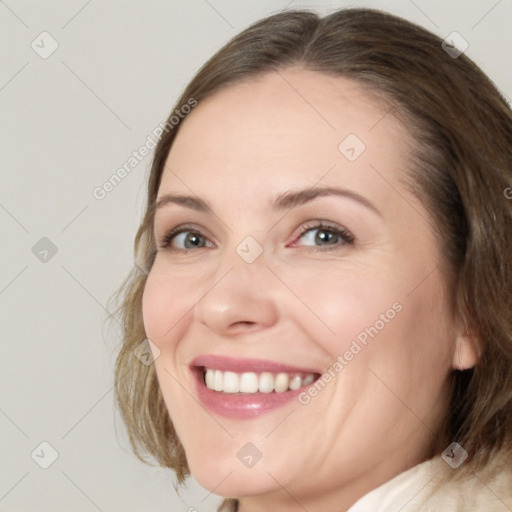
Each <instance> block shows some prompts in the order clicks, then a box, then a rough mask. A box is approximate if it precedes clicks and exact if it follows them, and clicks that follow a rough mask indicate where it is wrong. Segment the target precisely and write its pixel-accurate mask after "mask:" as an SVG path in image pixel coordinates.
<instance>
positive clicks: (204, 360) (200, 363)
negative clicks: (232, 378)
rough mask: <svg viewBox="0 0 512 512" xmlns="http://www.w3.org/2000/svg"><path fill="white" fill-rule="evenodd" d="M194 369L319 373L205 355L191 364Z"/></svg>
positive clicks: (271, 362)
mask: <svg viewBox="0 0 512 512" xmlns="http://www.w3.org/2000/svg"><path fill="white" fill-rule="evenodd" d="M190 365H191V366H193V367H205V368H211V369H215V370H221V371H231V372H235V373H244V372H255V373H261V372H271V373H280V372H283V373H319V372H318V371H317V370H312V369H311V368H301V367H298V366H291V365H288V364H283V363H278V362H276V361H270V360H267V359H253V358H240V359H239V358H234V357H228V356H219V355H215V354H205V355H202V356H199V357H196V358H195V359H194V360H193V361H192V362H191V363H190Z"/></svg>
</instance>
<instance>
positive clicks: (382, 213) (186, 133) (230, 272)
mask: <svg viewBox="0 0 512 512" xmlns="http://www.w3.org/2000/svg"><path fill="white" fill-rule="evenodd" d="M406 143H409V144H412V141H411V140H410V135H409V133H408V132H407V130H406V129H405V128H404V127H403V126H402V125H401V124H400V123H399V122H398V121H397V119H396V118H394V117H393V115H392V113H390V112H389V109H387V108H386V107H385V106H378V105H377V104H376V102H375V100H374V99H372V98H371V97H370V96H369V95H368V94H367V93H365V92H364V91H363V89H362V88H361V87H360V86H359V85H357V84H356V83H354V82H352V81H349V80H346V79H342V78H334V77H329V76H326V75H323V74H319V73H315V72H309V71H304V70H301V69H290V70H286V71H281V72H280V73H270V74H267V75H265V76H264V77H260V78H258V79H251V80H250V81H248V82H246V83H241V84H236V85H233V86H230V87H228V88H226V89H224V90H222V91H221V92H218V93H216V94H215V95H213V96H212V97H210V98H209V99H207V100H205V101H203V102H200V104H199V105H198V106H197V107H196V108H195V109H194V110H193V112H192V113H191V114H190V115H189V116H188V118H187V119H186V121H185V122H184V123H183V124H182V126H181V128H180V132H179V135H178V136H177V138H176V140H175V143H174V145H173V147H172V150H171V151H170V154H169V156H168V159H167V163H166V168H165V171H164V173H163V177H162V182H161V186H160V190H159V194H158V199H159V200H160V205H159V208H158V210H157V213H156V217H155V234H156V238H157V241H158V243H159V245H160V246H161V247H160V248H159V249H158V253H157V256H156V260H155V262H154V265H153V267H152V269H151V272H150V274H149V277H148V280H147V284H146V288H145V292H144V300H143V315H144V324H145V328H146V333H147V336H148V337H149V338H150V339H151V340H152V342H153V343H154V345H155V346H156V347H158V350H159V351H160V353H159V356H158V357H157V358H156V360H155V365H156V371H157V375H158V380H159V383H160V387H161V390H162V394H163V397H164V399H165V402H166V405H167V408H168V410H169V412H170V416H171V419H172V422H173V424H174V426H175V428H176V431H177V433H178V436H179V438H180V440H181V442H182V443H183V446H184V448H185V452H186V455H187V460H188V463H189V466H190V469H191V471H192V474H193V475H194V476H195V477H196V479H197V480H198V481H199V482H200V483H201V484H202V485H203V486H204V487H206V488H207V489H209V490H212V491H214V492H215V493H216V494H220V495H223V496H231V497H240V496H245V497H253V498H249V499H246V500H245V503H246V505H247V506H248V505H249V504H250V502H251V500H252V499H254V497H256V496H257V497H258V499H260V500H272V499H275V500H279V499H281V498H282V502H281V503H282V504H283V507H284V503H285V502H286V500H288V501H292V498H290V496H291V497H293V500H296V501H297V502H299V503H301V505H302V506H304V507H305V508H306V509H307V508H308V507H307V504H308V503H309V504H310V505H311V504H312V503H313V501H315V502H318V503H320V502H322V503H324V504H326V505H328V504H329V503H331V502H332V503H337V504H338V506H340V507H341V505H342V504H344V503H345V504H347V506H348V505H350V504H351V503H353V502H354V501H355V499H357V498H358V497H359V496H361V495H362V494H364V493H365V492H367V491H369V490H370V489H372V488H374V487H376V486H377V485H379V484H380V483H382V482H384V481H386V480H387V479H389V478H390V477H392V476H394V475H395V474H397V473H399V472H400V471H402V470H404V469H407V468H409V467H411V466H412V465H414V464H416V463H418V462H420V461H421V459H422V458H424V457H426V456H427V455H428V449H429V439H430V437H431V436H432V434H433V432H435V431H436V429H437V428H438V426H439V423H440V421H441V419H442V417H443V416H444V415H445V414H446V410H447V397H448V395H449V389H448V387H447V377H448V374H449V373H450V371H451V367H452V360H453V357H454V351H455V340H456V334H455V326H454V325H453V322H452V319H451V317H450V313H449V308H448V301H447V297H446V295H447V294H446V289H445V287H444V279H443V276H442V275H441V273H440V267H439V263H440V252H439V250H438V247H437V245H436V242H435V238H434V235H433V228H432V225H431V223H432V221H431V219H430V217H429V215H428V214H427V212H426V211H425V209H424V208H423V207H422V205H421V203H420V202H419V201H418V200H417V199H416V198H415V197H414V196H413V195H411V194H410V193H409V192H408V190H407V189H406V188H405V186H404V185H403V184H402V183H401V181H400V174H401V173H403V171H404V169H405V166H406V163H405V162H406ZM180 227H182V228H183V230H182V232H180V233H179V234H175V235H172V234H171V235H170V236H167V235H168V234H169V232H170V230H172V229H174V228H180ZM166 237H167V241H166V242H165V243H164V239H165V238H166ZM164 246H165V247H164ZM155 352H156V350H155ZM206 370H208V374H209V375H208V378H207V380H208V382H209V387H212V388H214V389H208V388H207V387H206V385H205V383H204V374H205V373H206ZM278 375H279V376H278ZM319 377H320V378H319ZM311 379H316V380H315V383H314V384H309V385H308V382H309V381H311ZM240 386H242V391H244V392H243V393H241V392H240V391H239V390H240ZM290 386H291V388H292V389H290ZM276 387H277V391H276ZM297 387H298V389H297ZM215 389H217V390H215ZM256 389H261V391H257V392H255V391H256ZM237 391H238V392H237ZM342 490H343V493H341V491H342ZM318 500H320V501H318ZM269 502H270V501H269ZM274 503H275V502H274ZM293 503H294V506H297V505H296V503H295V502H294V501H293ZM291 509H293V508H291ZM340 509H341V508H340ZM280 510H281V509H280ZM282 510H287V509H286V508H282Z"/></svg>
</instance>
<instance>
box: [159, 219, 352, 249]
mask: <svg viewBox="0 0 512 512" xmlns="http://www.w3.org/2000/svg"><path fill="white" fill-rule="evenodd" d="M315 230H318V231H327V232H329V233H331V234H333V235H335V236H338V237H339V238H340V239H341V242H340V243H337V244H335V245H333V246H329V245H327V246H321V245H317V246H311V245H309V246H304V247H306V248H307V249H308V250H312V251H315V250H321V251H333V250H336V249H340V248H341V247H343V246H345V245H352V244H353V243H354V240H355V238H354V236H353V235H352V234H351V233H350V232H349V231H348V230H346V229H345V228H342V227H341V226H337V225H332V224H330V223H326V222H324V221H315V222H314V223H311V224H309V223H308V224H305V225H304V226H302V229H301V231H300V233H299V235H298V236H297V237H296V241H297V240H299V239H301V238H302V237H303V236H304V235H305V234H306V233H308V232H309V231H315ZM187 232H190V233H194V234H197V235H199V236H201V237H204V238H207V237H205V236H204V235H203V234H202V233H201V231H200V230H198V229H197V227H196V226H193V225H187V224H182V225H181V226H177V227H175V228H173V229H171V230H170V231H168V232H167V233H166V235H165V236H164V237H163V239H162V240H161V241H160V243H159V248H160V249H170V250H172V251H176V252H187V251H190V250H192V249H181V248H175V247H171V243H172V241H173V240H174V238H175V237H177V236H178V235H180V234H181V233H187ZM291 246H292V247H296V242H293V244H291ZM199 249H204V247H199Z"/></svg>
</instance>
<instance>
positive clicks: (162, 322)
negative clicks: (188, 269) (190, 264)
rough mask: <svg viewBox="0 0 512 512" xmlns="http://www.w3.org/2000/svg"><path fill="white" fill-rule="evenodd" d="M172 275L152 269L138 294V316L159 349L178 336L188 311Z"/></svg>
mask: <svg viewBox="0 0 512 512" xmlns="http://www.w3.org/2000/svg"><path fill="white" fill-rule="evenodd" d="M187 289H190V286H183V283H181V282H180V279H179V278H176V276H174V275H173V276H171V275H166V274H164V273H162V272H159V271H158V269H156V270H152V271H151V272H150V274H149V276H148V279H147V281H146V286H145V288H144V294H143V297H142V316H143V321H144V328H145V331H146V335H147V336H148V338H149V339H151V341H153V342H154V343H155V344H156V345H157V346H158V347H159V348H160V349H161V350H162V349H164V348H165V347H166V345H167V346H168V345H169V344H172V342H173V340H176V339H178V337H179V336H180V334H181V332H182V331H183V328H184V326H185V323H186V322H185V321H184V320H185V317H186V313H187V311H188V310H190V306H189V303H190V302H191V301H189V300H188V298H189V297H188V296H187V293H186V290H187Z"/></svg>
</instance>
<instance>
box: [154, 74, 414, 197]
mask: <svg viewBox="0 0 512 512" xmlns="http://www.w3.org/2000/svg"><path fill="white" fill-rule="evenodd" d="M390 110H391V109H390V105H388V104H387V103H386V102H385V101H384V100H382V101H379V100H378V99H377V97H376V96H375V94H370V93H369V92H368V91H367V90H365V89H364V88H363V87H362V86H361V85H360V84H359V83H357V82H355V81H352V80H350V79H346V78H343V77H334V76H330V75H326V74H323V73H318V72H313V71H306V70H303V69H289V70H282V71H279V72H271V73H268V74H266V75H263V76H259V77H257V78H253V79H250V80H247V81H244V82H241V83H237V84H234V85H230V86H228V87H226V88H224V89H222V90H221V91H219V92H216V93H214V94H213V95H212V96H210V97H209V98H207V99H206V100H204V101H202V102H200V103H199V105H198V106H197V107H196V108H195V109H194V110H193V111H192V113H191V114H189V116H188V117H187V118H186V120H185V121H184V122H183V123H182V125H181V126H180V131H179V133H178V135H177V137H176V139H175V141H174V144H173V147H172V149H171V151H170V153H169V156H168V159H167V165H166V167H167V169H166V171H164V175H163V178H162V185H161V188H162V189H166V188H172V189H179V190H183V188H184V184H183V183H180V182H179V180H178V179H177V175H178V176H182V177H186V180H187V183H190V184H191V185H192V186H193V187H201V186H204V183H205V182H208V183H213V182H215V181H218V180H219V179H220V180H221V181H222V182H223V183H224V185H225V184H226V183H230V184H234V183H235V182H238V183H243V184H244V185H245V187H246V189H247V190H252V191H253V192H256V189H257V188H258V184H265V183H267V184H268V183H269V182H272V183H273V184H275V185H276V186H279V185H282V187H284V188H286V187H294V186H313V185H314V184H315V183H316V182H318V180H320V179H322V180H325V182H324V183H323V184H325V185H339V184H340V180H341V181H342V182H343V185H347V186H353V187H355V188H358V187H361V186H363V187H364V184H365V183H368V184H369V183H370V182H375V181H376V178H377V175H376V170H377V171H382V172H385V173H389V172H391V171H392V170H393V169H395V170H396V169H397V168H398V167H400V166H401V164H402V162H403V160H404V159H403V153H404V151H405V144H404V142H405V141H406V139H408V134H407V130H406V128H405V127H404V126H403V125H402V124H401V123H400V122H399V121H398V120H397V119H396V118H395V117H394V116H393V115H392V114H391V113H390ZM352 149H353V151H352ZM354 156H356V157H357V158H355V159H353V157H354ZM348 157H350V158H348ZM333 169H334V170H335V172H330V170H333ZM169 170H172V171H173V172H172V173H171V172H168V171H169ZM216 178H217V179H216ZM377 181H381V179H380V180H379V179H377ZM379 185H380V186H381V185H382V183H379ZM265 190H268V189H265V186H264V185H263V186H262V191H265Z"/></svg>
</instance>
